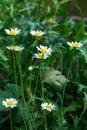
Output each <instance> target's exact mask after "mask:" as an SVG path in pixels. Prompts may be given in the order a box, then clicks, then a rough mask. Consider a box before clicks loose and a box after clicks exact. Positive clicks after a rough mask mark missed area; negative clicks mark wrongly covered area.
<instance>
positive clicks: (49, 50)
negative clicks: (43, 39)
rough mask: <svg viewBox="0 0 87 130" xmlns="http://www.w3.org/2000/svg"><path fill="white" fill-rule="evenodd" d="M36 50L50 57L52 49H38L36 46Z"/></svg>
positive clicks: (41, 47)
mask: <svg viewBox="0 0 87 130" xmlns="http://www.w3.org/2000/svg"><path fill="white" fill-rule="evenodd" d="M36 48H37V50H39V51H40V52H41V53H44V54H45V53H46V54H48V55H50V54H51V52H52V49H51V48H48V47H47V46H42V45H40V47H38V46H37V47H36Z"/></svg>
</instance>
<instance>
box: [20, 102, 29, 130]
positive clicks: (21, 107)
mask: <svg viewBox="0 0 87 130" xmlns="http://www.w3.org/2000/svg"><path fill="white" fill-rule="evenodd" d="M21 106H22V103H21V105H20V107H21ZM21 109H22V107H21ZM21 115H22V117H23V122H24V125H25V130H28V129H27V125H26V122H25V119H24V114H23V112H21Z"/></svg>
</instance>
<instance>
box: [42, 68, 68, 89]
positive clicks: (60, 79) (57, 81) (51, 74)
mask: <svg viewBox="0 0 87 130" xmlns="http://www.w3.org/2000/svg"><path fill="white" fill-rule="evenodd" d="M44 77H45V78H44V82H46V83H48V84H50V85H52V86H60V87H61V85H62V84H64V83H66V82H67V81H69V80H68V79H66V77H65V76H64V75H62V73H61V71H58V70H55V69H48V70H46V73H45V76H44Z"/></svg>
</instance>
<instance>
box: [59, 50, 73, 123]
mask: <svg viewBox="0 0 87 130" xmlns="http://www.w3.org/2000/svg"><path fill="white" fill-rule="evenodd" d="M72 51H73V52H72V59H71V62H70V67H69V69H68V73H67V76H66V83H67V80H68V78H69V74H70V72H71V67H72V63H73V57H74V54H75V49H73V50H72ZM65 90H66V84H65V85H64V87H63V94H62V100H61V114H62V115H61V117H62V121H63V103H64V95H65Z"/></svg>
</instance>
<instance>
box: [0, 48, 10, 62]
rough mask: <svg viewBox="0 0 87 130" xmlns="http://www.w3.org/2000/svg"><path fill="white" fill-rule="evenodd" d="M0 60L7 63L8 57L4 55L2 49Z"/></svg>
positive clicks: (0, 50)
mask: <svg viewBox="0 0 87 130" xmlns="http://www.w3.org/2000/svg"><path fill="white" fill-rule="evenodd" d="M0 60H3V61H7V60H8V59H7V57H6V56H5V54H4V51H3V50H2V49H0Z"/></svg>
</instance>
